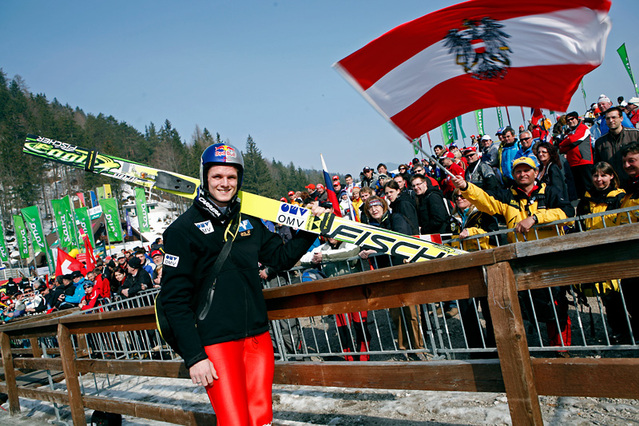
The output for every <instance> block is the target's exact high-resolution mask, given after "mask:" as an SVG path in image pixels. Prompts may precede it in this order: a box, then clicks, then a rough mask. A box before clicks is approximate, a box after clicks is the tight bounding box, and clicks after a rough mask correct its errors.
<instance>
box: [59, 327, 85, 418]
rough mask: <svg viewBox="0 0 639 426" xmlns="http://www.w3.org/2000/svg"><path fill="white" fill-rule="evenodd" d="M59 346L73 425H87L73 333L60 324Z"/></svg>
mask: <svg viewBox="0 0 639 426" xmlns="http://www.w3.org/2000/svg"><path fill="white" fill-rule="evenodd" d="M58 345H59V346H60V357H61V358H62V370H63V371H64V378H65V380H66V383H67V393H68V394H69V408H70V409H71V417H72V419H73V424H74V425H75V426H78V425H86V424H87V422H86V417H85V415H84V404H83V403H82V391H81V389H80V380H78V371H77V369H76V366H75V354H74V353H73V343H72V342H71V332H70V331H69V329H68V328H67V327H66V326H65V325H64V324H58Z"/></svg>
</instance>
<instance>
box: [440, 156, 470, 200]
mask: <svg viewBox="0 0 639 426" xmlns="http://www.w3.org/2000/svg"><path fill="white" fill-rule="evenodd" d="M439 159H440V160H441V163H442V166H444V167H446V169H447V170H448V171H449V172H451V173H452V174H453V175H454V176H458V177H462V178H463V177H464V169H462V168H461V166H459V165H458V164H457V163H455V154H453V153H452V152H450V151H449V152H446V153H445V154H444V155H442V156H441V157H439ZM440 187H441V188H442V192H443V193H444V197H446V198H448V199H450V198H451V196H452V194H453V191H454V190H455V185H453V182H452V181H451V180H450V176H448V175H446V177H445V178H444V179H443V180H442V181H441V183H440Z"/></svg>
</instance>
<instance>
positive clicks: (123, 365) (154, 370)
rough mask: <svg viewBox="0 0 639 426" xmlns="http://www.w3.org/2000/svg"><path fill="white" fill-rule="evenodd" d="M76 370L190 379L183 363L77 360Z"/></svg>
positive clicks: (80, 371)
mask: <svg viewBox="0 0 639 426" xmlns="http://www.w3.org/2000/svg"><path fill="white" fill-rule="evenodd" d="M76 368H77V371H78V372H79V373H103V374H123V375H130V376H150V377H173V378H182V379H188V378H190V376H189V372H188V370H187V369H186V367H185V365H184V362H183V361H151V360H141V361H140V360H97V359H79V360H77V361H76Z"/></svg>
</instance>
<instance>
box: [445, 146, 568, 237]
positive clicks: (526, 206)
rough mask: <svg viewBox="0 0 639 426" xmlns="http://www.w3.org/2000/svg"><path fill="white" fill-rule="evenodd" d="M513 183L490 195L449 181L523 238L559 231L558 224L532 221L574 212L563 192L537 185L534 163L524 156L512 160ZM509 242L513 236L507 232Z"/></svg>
mask: <svg viewBox="0 0 639 426" xmlns="http://www.w3.org/2000/svg"><path fill="white" fill-rule="evenodd" d="M512 173H513V179H514V183H513V185H512V186H511V187H510V188H508V189H506V190H504V191H501V192H495V193H494V195H488V193H486V192H485V191H483V190H482V189H481V188H479V187H477V186H475V185H473V184H472V183H468V182H466V180H464V178H461V177H456V178H454V179H453V184H454V185H455V186H456V187H457V188H459V189H460V190H461V191H462V194H463V195H464V197H466V198H467V199H468V200H469V201H470V202H471V203H472V204H473V205H474V206H475V207H477V208H478V209H479V210H481V211H483V212H485V213H488V214H491V215H497V214H499V215H502V216H503V217H504V219H505V220H506V225H507V226H508V228H511V229H514V230H515V231H516V232H518V233H520V234H522V235H523V236H524V239H525V240H527V241H529V240H536V239H541V238H548V237H555V236H557V235H562V234H563V230H562V228H561V227H558V228H556V227H554V226H551V227H548V228H537V229H536V231H531V228H532V227H533V225H536V224H540V223H548V222H553V221H555V220H561V219H567V218H568V217H571V216H574V213H575V210H574V208H573V207H572V206H571V204H570V201H568V200H567V199H566V198H564V196H563V194H560V193H556V192H553V191H552V189H550V188H547V187H546V185H545V184H543V183H542V184H540V185H537V181H536V178H537V174H538V170H537V165H536V164H535V162H534V161H533V160H532V159H531V158H528V157H520V158H518V159H516V160H515V161H514V162H513V168H512ZM508 238H509V240H510V241H511V242H513V241H514V239H515V236H514V235H513V234H509V236H508Z"/></svg>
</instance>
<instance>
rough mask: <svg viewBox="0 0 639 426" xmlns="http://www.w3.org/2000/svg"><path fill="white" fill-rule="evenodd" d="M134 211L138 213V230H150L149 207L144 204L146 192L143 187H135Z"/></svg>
mask: <svg viewBox="0 0 639 426" xmlns="http://www.w3.org/2000/svg"><path fill="white" fill-rule="evenodd" d="M135 211H136V212H137V214H138V226H139V227H140V232H151V227H150V226H149V209H148V207H147V205H146V194H145V193H144V188H140V187H139V186H137V187H135Z"/></svg>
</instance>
